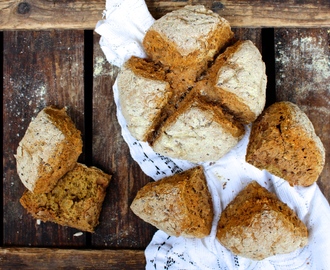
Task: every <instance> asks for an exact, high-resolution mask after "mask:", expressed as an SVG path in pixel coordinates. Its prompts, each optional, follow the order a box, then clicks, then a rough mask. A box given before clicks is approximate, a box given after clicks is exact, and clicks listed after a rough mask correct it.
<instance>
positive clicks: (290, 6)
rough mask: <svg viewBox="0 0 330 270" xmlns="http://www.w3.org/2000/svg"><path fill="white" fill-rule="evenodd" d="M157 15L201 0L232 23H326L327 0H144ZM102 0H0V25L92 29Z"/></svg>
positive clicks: (329, 9)
mask: <svg viewBox="0 0 330 270" xmlns="http://www.w3.org/2000/svg"><path fill="white" fill-rule="evenodd" d="M146 3H147V5H148V7H149V9H150V12H151V14H152V15H153V16H154V17H155V18H159V17H161V16H162V15H164V14H166V13H167V12H169V11H172V10H175V9H178V8H181V7H183V6H185V5H187V4H201V3H202V4H204V5H205V6H207V7H208V8H210V9H212V10H213V11H215V12H217V13H219V14H220V15H221V16H224V17H227V19H228V20H229V22H230V23H231V25H232V26H235V27H328V26H330V3H329V1H328V0H321V1H314V0H301V1H293V0H280V1H277V0H276V1H275V0H272V1H270V0H221V1H211V0H204V1H201V0H175V1H174V0H173V1H164V0H161V1H159V0H146ZM104 9H105V0H91V1H83V0H73V1H45V0H43V1H42V0H27V1H17V0H9V1H1V2H0V29H2V30H10V29H24V30H27V29H33V30H35V29H69V28H70V29H94V28H95V25H96V23H97V22H98V21H99V20H100V18H101V17H102V12H103V10H104Z"/></svg>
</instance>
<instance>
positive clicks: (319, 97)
mask: <svg viewBox="0 0 330 270" xmlns="http://www.w3.org/2000/svg"><path fill="white" fill-rule="evenodd" d="M275 52H276V55H275V64H276V98H277V100H288V101H291V102H293V103H295V104H297V105H298V106H299V107H300V108H301V109H302V110H303V111H304V112H305V113H306V114H307V115H308V117H309V119H310V120H311V121H312V123H313V125H314V128H315V131H316V134H317V135H318V136H319V137H320V138H321V140H322V142H323V145H324V147H325V149H326V164H325V167H324V169H323V172H322V174H321V176H320V178H319V180H318V184H319V186H320V188H321V190H322V191H323V193H324V195H325V197H326V198H327V199H328V201H330V29H324V28H321V29H276V30H275Z"/></svg>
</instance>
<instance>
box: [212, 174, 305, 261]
mask: <svg viewBox="0 0 330 270" xmlns="http://www.w3.org/2000/svg"><path fill="white" fill-rule="evenodd" d="M217 239H218V240H219V241H220V243H221V244H222V245H223V246H225V247H226V248H227V249H229V250H230V251H231V252H233V253H234V254H236V255H239V256H242V257H246V258H250V259H253V260H263V259H265V258H267V257H270V256H273V255H276V254H285V253H290V252H292V251H294V250H296V249H298V248H302V247H304V246H305V245H306V244H307V242H308V231H307V227H306V226H305V224H304V223H303V222H302V221H301V220H300V219H299V218H298V217H297V215H296V214H295V212H294V211H293V210H292V209H290V208H289V207H288V206H287V205H286V204H285V203H283V202H281V201H280V200H279V199H278V198H277V197H276V195H275V194H274V193H271V192H269V191H268V190H267V189H265V188H263V187H261V186H260V185H259V184H258V183H257V182H256V181H253V182H251V183H250V184H248V185H247V186H246V187H245V188H244V189H243V190H242V191H241V192H240V193H239V194H238V195H237V196H236V198H235V199H234V200H233V201H232V202H230V203H229V204H228V206H227V207H226V208H225V210H224V211H223V212H222V213H221V216H220V220H219V223H218V227H217Z"/></svg>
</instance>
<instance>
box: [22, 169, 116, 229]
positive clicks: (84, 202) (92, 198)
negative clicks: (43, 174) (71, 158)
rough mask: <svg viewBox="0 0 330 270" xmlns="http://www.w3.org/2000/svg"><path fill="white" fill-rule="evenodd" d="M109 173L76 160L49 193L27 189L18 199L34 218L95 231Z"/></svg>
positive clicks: (109, 176) (109, 178) (109, 177)
mask: <svg viewBox="0 0 330 270" xmlns="http://www.w3.org/2000/svg"><path fill="white" fill-rule="evenodd" d="M110 180H111V175H109V174H106V173H104V172H103V171H101V170H100V169H98V168H96V167H87V166H86V165H84V164H80V163H76V165H75V167H74V168H73V169H72V170H70V171H69V172H68V173H66V174H65V175H64V176H63V177H62V178H61V179H59V180H58V182H57V183H56V185H55V187H54V188H53V189H52V190H51V191H50V192H48V193H39V194H36V193H32V192H31V191H29V190H26V191H25V192H24V193H23V195H22V197H21V199H20V202H21V204H22V206H23V207H24V208H25V209H26V210H27V211H28V212H29V213H30V214H31V215H32V216H33V217H34V218H36V219H40V220H42V221H44V222H46V221H51V222H55V223H57V224H59V225H62V226H69V227H73V228H76V229H78V230H82V231H88V232H94V229H95V227H96V226H97V225H98V223H99V216H100V213H101V209H102V204H103V200H104V197H105V195H106V188H107V187H108V185H109V182H110Z"/></svg>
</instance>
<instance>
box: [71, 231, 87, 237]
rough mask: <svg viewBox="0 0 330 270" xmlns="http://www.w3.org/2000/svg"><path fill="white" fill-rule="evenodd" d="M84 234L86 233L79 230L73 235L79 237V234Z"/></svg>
mask: <svg viewBox="0 0 330 270" xmlns="http://www.w3.org/2000/svg"><path fill="white" fill-rule="evenodd" d="M83 234H84V233H83V232H77V233H75V234H74V235H73V236H74V237H79V236H82V235H83Z"/></svg>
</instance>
